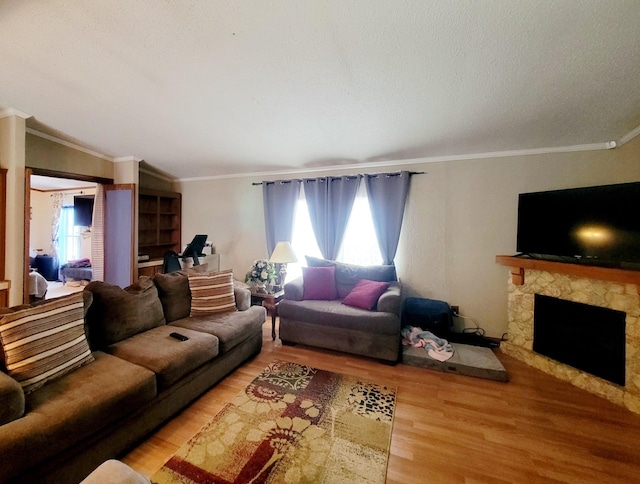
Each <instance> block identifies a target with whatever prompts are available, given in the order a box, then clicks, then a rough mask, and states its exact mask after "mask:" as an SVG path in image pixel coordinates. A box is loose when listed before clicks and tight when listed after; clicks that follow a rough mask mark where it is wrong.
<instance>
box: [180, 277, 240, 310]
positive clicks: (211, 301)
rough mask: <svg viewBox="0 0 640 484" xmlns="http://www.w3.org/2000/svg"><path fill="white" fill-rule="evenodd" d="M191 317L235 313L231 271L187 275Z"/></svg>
mask: <svg viewBox="0 0 640 484" xmlns="http://www.w3.org/2000/svg"><path fill="white" fill-rule="evenodd" d="M189 289H190V290H191V314H190V315H191V316H200V315H203V314H212V313H224V312H227V311H235V309H236V298H235V295H234V292H233V271H231V270H226V271H221V272H212V273H210V274H197V275H196V274H189Z"/></svg>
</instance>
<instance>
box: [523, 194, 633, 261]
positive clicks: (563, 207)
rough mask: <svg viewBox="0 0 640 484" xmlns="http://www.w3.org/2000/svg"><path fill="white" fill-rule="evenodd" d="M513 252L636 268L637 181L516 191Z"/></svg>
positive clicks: (538, 256) (553, 258) (561, 259)
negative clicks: (515, 230) (515, 239)
mask: <svg viewBox="0 0 640 484" xmlns="http://www.w3.org/2000/svg"><path fill="white" fill-rule="evenodd" d="M517 251H518V252H519V253H521V254H526V255H530V256H532V257H537V258H548V259H552V260H560V261H566V262H586V263H591V264H594V265H604V266H620V267H623V266H626V265H628V266H630V268H640V182H636V183H621V184H616V185H603V186H596V187H586V188H572V189H566V190H554V191H547V192H535V193H521V194H520V196H519V200H518V240H517Z"/></svg>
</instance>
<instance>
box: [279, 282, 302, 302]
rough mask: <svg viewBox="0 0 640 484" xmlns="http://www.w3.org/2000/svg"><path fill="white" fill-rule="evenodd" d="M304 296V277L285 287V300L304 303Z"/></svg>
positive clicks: (288, 283)
mask: <svg viewBox="0 0 640 484" xmlns="http://www.w3.org/2000/svg"><path fill="white" fill-rule="evenodd" d="M303 295H304V285H303V284H302V276H300V277H297V278H295V279H294V280H293V281H291V282H287V283H286V284H285V285H284V298H285V299H289V300H290V301H302V296H303Z"/></svg>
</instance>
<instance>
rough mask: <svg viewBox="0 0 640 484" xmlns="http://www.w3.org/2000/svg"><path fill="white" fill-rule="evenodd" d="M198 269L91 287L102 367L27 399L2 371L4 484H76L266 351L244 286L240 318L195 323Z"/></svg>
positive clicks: (259, 312)
mask: <svg viewBox="0 0 640 484" xmlns="http://www.w3.org/2000/svg"><path fill="white" fill-rule="evenodd" d="M190 271H193V270H186V271H180V272H178V273H172V274H156V276H155V277H154V279H153V280H151V279H149V278H146V277H141V278H140V280H139V281H138V282H136V283H135V284H134V285H132V286H130V287H129V288H126V289H125V290H123V289H121V288H119V287H117V286H111V285H109V284H105V283H102V282H93V283H91V284H89V285H88V286H87V287H86V288H85V291H84V302H85V311H86V318H85V322H86V327H85V331H86V332H87V333H88V341H89V345H90V349H91V352H92V355H93V358H94V361H92V362H90V363H87V364H85V365H83V366H81V367H79V368H77V369H75V370H73V371H71V372H70V373H67V374H65V375H63V376H61V377H58V378H56V379H54V380H52V381H49V382H48V383H46V384H45V385H44V386H42V387H40V388H38V389H36V390H34V391H33V392H31V393H28V394H26V395H25V394H24V392H23V390H22V387H21V385H20V384H19V383H17V382H16V381H15V380H14V379H13V378H11V377H10V376H9V375H8V374H7V373H6V372H0V401H1V402H2V409H0V482H39V483H42V482H55V483H66V482H69V483H71V482H74V483H77V482H79V481H80V480H82V479H83V478H84V477H85V476H87V475H88V474H89V473H90V472H91V471H92V470H93V469H95V468H96V467H98V466H99V465H100V464H101V463H102V462H104V461H105V460H107V459H110V458H114V457H117V456H119V455H121V454H122V453H123V452H125V451H126V450H128V449H130V448H131V447H132V446H134V445H135V444H136V443H137V442H139V441H140V440H141V439H143V438H144V437H145V436H147V435H148V434H149V433H150V432H151V431H153V430H154V429H155V428H156V427H158V426H159V425H160V424H162V423H163V422H165V421H166V420H168V419H169V418H170V417H172V416H173V415H175V414H176V413H177V412H179V411H180V410H181V409H183V408H184V407H185V406H187V405H188V404H189V403H190V402H191V401H192V400H194V399H195V398H196V397H198V396H199V395H201V394H202V393H203V392H205V391H206V390H207V389H209V388H210V387H211V386H213V385H215V384H216V383H217V382H218V381H220V380H221V379H222V378H224V376H225V375H227V374H228V373H230V372H231V371H233V370H234V369H235V368H237V367H238V366H239V365H241V364H242V363H243V362H245V361H246V360H247V359H249V358H251V357H253V356H254V355H256V354H258V353H259V352H260V350H261V348H262V324H263V323H264V321H265V317H266V313H265V310H264V308H262V307H260V306H250V299H251V295H250V292H249V291H248V290H246V289H243V288H235V291H234V292H235V302H236V306H237V310H236V311H231V312H224V313H217V314H210V315H205V316H198V317H189V314H190V304H191V301H190V297H189V294H190V290H189V283H188V279H187V275H188V273H189V272H190ZM59 299H60V298H59ZM52 301H55V300H52ZM42 304H45V305H46V304H55V303H53V302H51V301H45V302H44V303H42ZM20 309H25V307H19V308H15V309H14V310H20ZM9 311H12V309H4V310H3V311H2V312H4V313H7V312H9ZM172 332H177V333H181V334H183V335H184V336H187V337H188V338H189V339H188V340H187V341H178V340H176V339H174V338H172V337H170V336H169V334H170V333H172Z"/></svg>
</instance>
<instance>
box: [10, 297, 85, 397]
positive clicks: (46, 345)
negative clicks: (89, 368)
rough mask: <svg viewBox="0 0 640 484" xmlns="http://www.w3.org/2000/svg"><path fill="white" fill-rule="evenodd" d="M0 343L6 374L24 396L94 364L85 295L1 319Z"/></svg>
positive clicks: (36, 307)
mask: <svg viewBox="0 0 640 484" xmlns="http://www.w3.org/2000/svg"><path fill="white" fill-rule="evenodd" d="M0 343H1V344H2V352H3V354H4V361H5V364H6V368H7V373H8V374H9V375H10V376H11V377H12V378H14V379H15V380H16V381H17V382H19V383H20V384H21V385H22V388H23V390H24V392H25V393H29V392H32V391H34V390H35V389H37V388H39V387H41V386H43V385H44V384H45V383H47V382H48V381H51V380H53V379H55V378H59V377H61V376H62V375H64V374H66V373H69V372H70V371H73V370H75V369H76V368H79V367H80V366H82V365H84V364H86V363H89V362H91V361H93V356H91V350H89V344H88V343H87V338H86V335H85V332H84V299H83V296H82V294H78V293H76V294H71V295H69V296H64V297H59V298H56V299H52V300H50V302H49V303H47V304H40V305H37V306H34V307H29V308H27V309H22V310H18V311H14V312H12V313H9V314H4V315H2V316H1V317H0Z"/></svg>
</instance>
